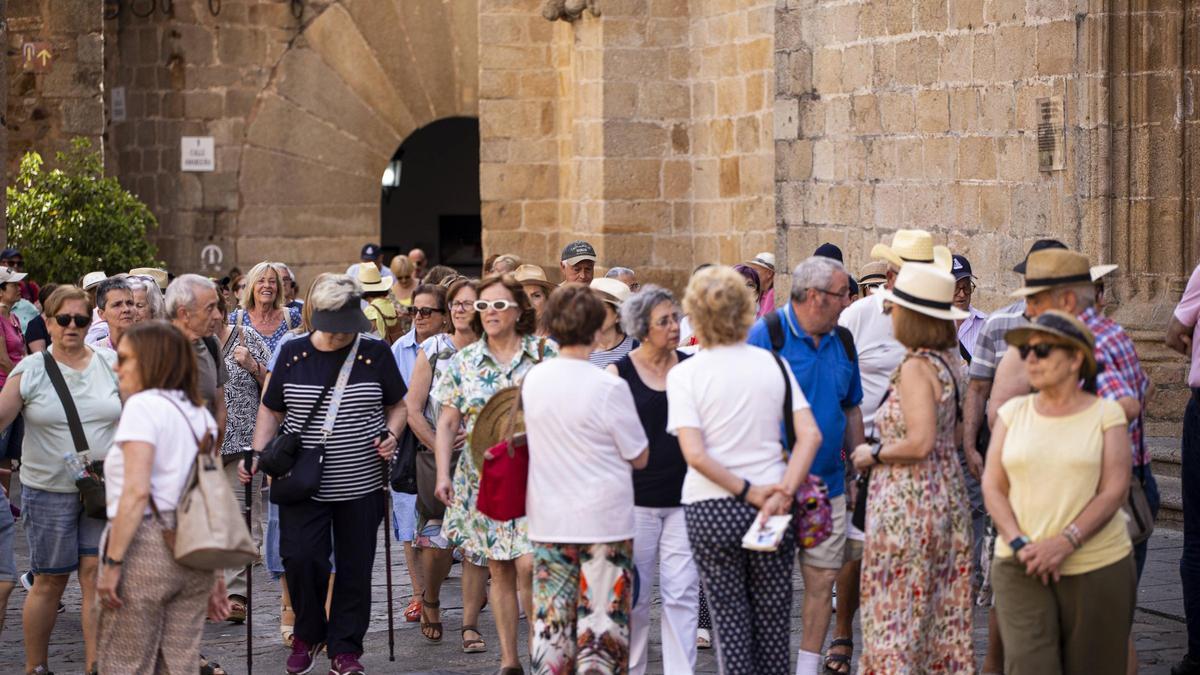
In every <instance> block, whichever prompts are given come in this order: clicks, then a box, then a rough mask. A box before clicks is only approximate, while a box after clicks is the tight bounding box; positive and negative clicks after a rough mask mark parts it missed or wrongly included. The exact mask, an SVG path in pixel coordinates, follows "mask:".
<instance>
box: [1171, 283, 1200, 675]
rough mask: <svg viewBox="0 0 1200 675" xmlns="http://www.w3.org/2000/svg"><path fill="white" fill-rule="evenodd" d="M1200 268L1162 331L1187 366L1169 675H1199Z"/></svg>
mask: <svg viewBox="0 0 1200 675" xmlns="http://www.w3.org/2000/svg"><path fill="white" fill-rule="evenodd" d="M1197 319H1200V265H1197V266H1196V269H1194V270H1192V276H1191V278H1190V279H1188V283H1187V288H1185V289H1184V291H1183V297H1182V298H1180V299H1179V304H1178V305H1177V306H1176V307H1175V312H1174V314H1173V315H1172V316H1171V323H1170V325H1169V326H1168V327H1167V346H1168V347H1170V348H1171V349H1173V350H1175V351H1177V352H1179V353H1180V354H1183V355H1184V356H1186V357H1188V358H1189V359H1190V360H1191V367H1190V369H1189V370H1188V386H1189V387H1191V389H1192V395H1191V398H1189V399H1188V402H1187V408H1186V409H1185V411H1184V413H1183V447H1182V450H1181V452H1182V457H1183V472H1182V476H1181V482H1182V485H1181V488H1182V489H1181V492H1182V494H1183V556H1182V557H1181V558H1180V559H1179V578H1180V581H1182V582H1183V612H1184V616H1185V617H1186V618H1187V631H1188V650H1187V654H1185V655H1184V657H1183V660H1181V661H1180V662H1179V664H1178V665H1177V666H1175V668H1174V669H1173V670H1172V671H1171V673H1172V675H1200V529H1197V528H1200V334H1198V332H1200V321H1198V320H1197Z"/></svg>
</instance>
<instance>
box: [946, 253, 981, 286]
mask: <svg viewBox="0 0 1200 675" xmlns="http://www.w3.org/2000/svg"><path fill="white" fill-rule="evenodd" d="M950 273H951V274H953V275H954V280H955V281H958V280H959V279H966V278H968V277H969V278H971V279H974V278H975V275H974V274H972V273H971V261H970V260H967V257H966V256H964V255H955V256H954V257H953V258H951V263H950Z"/></svg>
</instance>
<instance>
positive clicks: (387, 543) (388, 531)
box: [379, 429, 396, 661]
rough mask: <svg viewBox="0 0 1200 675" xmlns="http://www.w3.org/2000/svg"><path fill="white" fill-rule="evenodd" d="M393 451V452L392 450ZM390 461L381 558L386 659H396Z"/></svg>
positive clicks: (385, 485)
mask: <svg viewBox="0 0 1200 675" xmlns="http://www.w3.org/2000/svg"><path fill="white" fill-rule="evenodd" d="M387 436H388V430H387V429H384V430H383V431H382V432H381V433H380V434H379V441H380V442H381V443H382V442H383V441H384V439H386V438H387ZM393 452H395V451H394V450H393ZM391 473H392V472H391V462H390V461H388V460H386V459H385V460H383V559H384V563H385V564H386V566H387V614H388V661H395V660H396V623H395V619H396V617H395V609H394V608H393V606H392V525H391V512H392V499H391V497H392V496H391V494H390V493H391V480H392V479H391Z"/></svg>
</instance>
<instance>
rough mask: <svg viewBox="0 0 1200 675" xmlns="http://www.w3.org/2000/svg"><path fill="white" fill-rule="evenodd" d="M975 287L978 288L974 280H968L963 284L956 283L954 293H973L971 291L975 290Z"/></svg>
mask: <svg viewBox="0 0 1200 675" xmlns="http://www.w3.org/2000/svg"><path fill="white" fill-rule="evenodd" d="M975 288H976V286H975V282H974V281H968V282H967V283H965V284H962V283H959V284H955V285H954V294H955V295H958V294H959V293H967V294H971V293H974V292H975Z"/></svg>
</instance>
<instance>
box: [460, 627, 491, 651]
mask: <svg viewBox="0 0 1200 675" xmlns="http://www.w3.org/2000/svg"><path fill="white" fill-rule="evenodd" d="M467 631H471V632H472V633H475V634H476V635H478V636H479V637H477V638H475V639H473V640H468V639H467ZM459 634H460V635H461V636H462V650H463V653H464V654H479V653H482V652H486V651H487V643H486V642H484V641H483V633H480V632H479V627H478V626H463V627H462V630H461V631H459Z"/></svg>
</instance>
